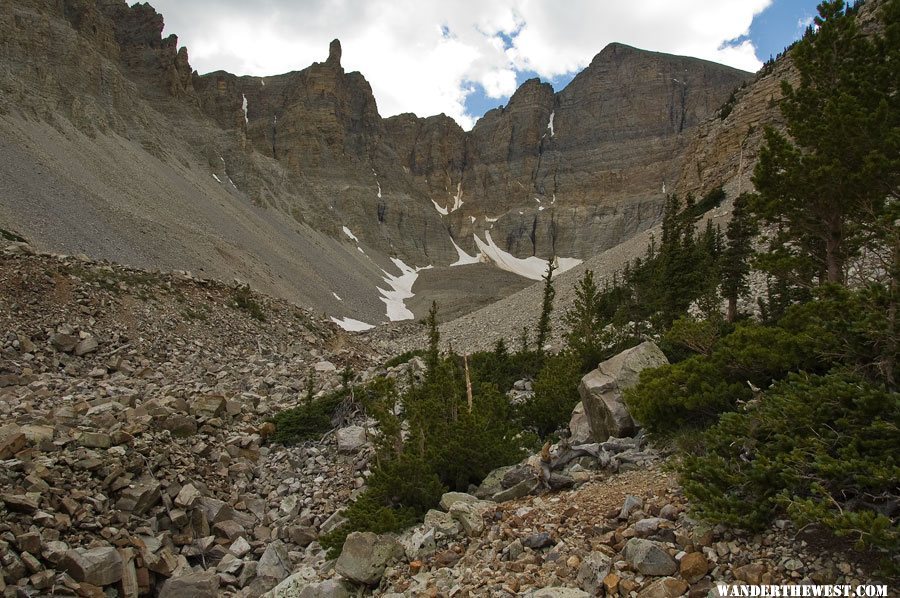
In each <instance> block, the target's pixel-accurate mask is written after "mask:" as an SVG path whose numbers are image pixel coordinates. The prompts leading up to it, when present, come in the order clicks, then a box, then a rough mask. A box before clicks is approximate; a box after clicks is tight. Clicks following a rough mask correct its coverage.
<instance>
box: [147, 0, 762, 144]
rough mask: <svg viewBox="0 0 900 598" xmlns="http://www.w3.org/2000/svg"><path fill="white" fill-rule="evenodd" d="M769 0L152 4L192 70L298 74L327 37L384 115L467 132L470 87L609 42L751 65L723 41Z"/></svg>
mask: <svg viewBox="0 0 900 598" xmlns="http://www.w3.org/2000/svg"><path fill="white" fill-rule="evenodd" d="M771 2H772V0H720V1H719V2H709V1H708V0H683V1H681V2H671V1H669V0H633V1H631V2H598V1H597V0H569V1H567V2H565V3H559V2H551V1H550V0H498V1H490V2H488V1H485V0H459V1H457V2H446V1H442V0H333V1H329V0H257V1H256V2H245V1H242V0H218V1H214V0H152V4H153V5H154V6H155V7H156V8H157V9H158V10H159V11H160V12H161V13H162V14H163V15H164V17H165V20H166V34H168V33H175V34H177V35H178V36H179V38H180V43H181V44H184V45H187V46H188V50H189V55H190V59H191V64H192V65H193V66H194V68H196V69H197V70H199V71H200V72H209V71H213V70H219V69H224V70H227V71H230V72H233V73H237V74H250V75H273V74H278V73H282V72H286V71H290V70H299V69H302V68H305V67H307V66H308V65H309V64H311V63H312V62H315V61H322V60H324V59H325V57H326V56H327V49H328V43H329V42H330V41H331V40H332V39H333V38H335V37H337V38H339V39H340V40H341V44H342V46H343V59H342V64H343V66H344V68H345V69H346V70H348V71H350V70H358V71H360V72H362V73H363V74H364V75H365V76H366V79H368V81H369V82H370V83H371V85H372V89H373V91H374V93H375V98H376V100H377V101H378V107H379V111H380V112H381V114H382V115H385V116H389V115H393V114H398V113H401V112H415V113H417V114H419V115H422V116H426V115H431V114H437V113H440V112H443V113H445V114H448V115H449V116H452V117H453V118H455V119H456V120H457V121H458V122H459V123H460V124H461V125H463V126H464V127H465V128H469V127H471V125H472V124H473V123H474V120H475V117H476V116H477V115H471V114H467V113H466V110H465V101H466V97H467V96H468V95H469V94H471V93H473V91H474V89H475V87H474V85H476V84H477V85H481V86H482V87H483V88H484V90H485V93H486V95H487V96H488V97H491V98H504V97H507V96H509V95H510V94H511V93H512V92H513V91H514V90H515V81H516V73H517V72H518V71H521V70H530V71H535V72H537V73H538V75H540V76H541V77H544V78H552V77H556V76H559V75H564V74H567V73H573V72H575V71H578V70H580V69H582V68H584V67H585V66H587V64H589V63H590V61H591V59H592V58H593V57H594V55H595V54H597V53H598V52H599V51H600V50H602V49H603V47H604V46H606V44H608V43H610V42H614V41H617V42H622V43H626V44H630V45H633V46H637V47H639V48H644V49H648V50H655V51H660V52H669V53H673V54H685V55H688V56H696V57H699V58H705V59H708V60H714V61H717V62H722V63H724V64H728V65H731V66H734V67H737V68H742V69H745V70H756V69H758V68H759V67H760V66H761V62H760V61H759V59H758V58H757V57H756V53H755V52H756V49H755V48H754V46H753V44H752V43H751V42H749V41H742V42H740V43H734V42H731V41H730V40H735V39H738V38H741V36H745V35H746V34H747V33H748V31H749V28H750V23H751V21H752V20H753V17H754V15H756V14H758V13H760V12H761V11H762V10H763V9H764V8H766V7H767V6H768V5H769V4H770V3H771ZM510 40H511V43H509V42H510Z"/></svg>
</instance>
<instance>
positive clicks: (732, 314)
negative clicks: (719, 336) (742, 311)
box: [725, 297, 737, 324]
mask: <svg viewBox="0 0 900 598" xmlns="http://www.w3.org/2000/svg"><path fill="white" fill-rule="evenodd" d="M735 318H737V297H729V298H728V308H727V310H726V311H725V321H726V322H728V323H729V324H732V323H733V322H734V320H735Z"/></svg>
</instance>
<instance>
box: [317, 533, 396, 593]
mask: <svg viewBox="0 0 900 598" xmlns="http://www.w3.org/2000/svg"><path fill="white" fill-rule="evenodd" d="M401 556H403V547H402V546H400V544H399V543H398V542H397V540H396V539H394V538H393V537H391V536H388V535H382V536H379V535H377V534H373V533H372V532H353V533H351V534H350V535H349V536H347V540H346V541H345V542H344V548H343V549H342V550H341V556H339V557H338V560H337V563H335V566H334V569H335V571H337V572H338V573H340V574H341V575H343V576H344V577H346V578H347V579H349V580H350V581H353V582H355V583H358V584H362V585H366V586H374V585H376V584H377V583H378V582H379V581H381V577H382V576H383V575H384V570H385V568H386V567H387V566H388V564H389V563H390V562H391V561H393V560H395V559H398V558H400V557H401Z"/></svg>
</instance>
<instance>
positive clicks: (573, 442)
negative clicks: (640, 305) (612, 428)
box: [0, 243, 872, 598]
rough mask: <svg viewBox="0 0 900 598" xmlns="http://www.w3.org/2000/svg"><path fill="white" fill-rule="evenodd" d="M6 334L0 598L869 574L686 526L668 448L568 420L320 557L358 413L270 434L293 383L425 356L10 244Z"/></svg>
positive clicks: (685, 589) (274, 309) (534, 589)
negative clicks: (427, 505)
mask: <svg viewBox="0 0 900 598" xmlns="http://www.w3.org/2000/svg"><path fill="white" fill-rule="evenodd" d="M396 333H397V332H396V331H394V332H390V331H386V332H385V333H384V334H385V335H388V336H387V338H389V335H390V334H396ZM0 334H2V337H0V413H2V424H0V592H2V594H3V595H4V596H50V595H53V596H65V595H70V596H98V597H100V596H123V597H135V596H144V595H147V596H153V595H159V596H167V597H178V596H191V597H204V596H261V595H267V596H273V597H278V596H280V597H289V596H304V597H316V596H330V597H341V596H352V595H363V594H368V593H372V594H375V595H385V596H448V597H449V596H460V597H464V596H518V595H521V596H544V597H552V596H557V597H576V596H598V595H609V596H641V597H646V598H655V597H672V598H674V597H675V596H680V595H688V596H706V595H708V594H709V592H710V591H711V589H712V588H713V584H714V582H717V581H725V582H746V583H769V582H774V583H788V582H800V583H810V582H816V583H851V584H852V583H857V582H862V581H865V580H867V579H869V577H868V575H869V573H870V571H871V566H872V565H871V563H868V562H866V561H865V560H860V557H859V555H855V556H854V555H853V554H851V553H846V554H845V553H841V552H837V551H836V549H832V548H829V549H827V550H826V549H823V548H822V544H821V543H815V542H814V541H815V531H814V530H804V531H803V533H801V532H799V531H798V530H795V529H793V528H792V527H791V526H790V525H789V524H788V523H787V522H785V521H781V522H778V523H777V525H776V526H775V527H773V528H772V529H770V530H768V531H766V532H765V533H763V534H760V535H755V536H748V535H742V534H740V533H738V532H735V531H734V530H729V529H726V528H723V527H716V528H710V527H708V526H705V525H703V524H700V523H698V522H696V521H694V520H692V519H691V518H690V516H689V515H688V507H689V505H688V504H687V502H686V500H685V498H684V497H683V495H682V493H681V491H680V489H679V487H678V484H677V482H676V481H675V479H674V477H673V474H672V473H670V471H669V469H668V468H667V465H666V456H665V455H664V454H661V453H660V452H658V451H657V450H656V449H653V448H650V447H648V446H647V445H646V444H645V441H644V439H643V438H642V437H641V436H640V435H639V436H638V437H637V438H633V439H632V438H621V439H617V438H611V439H610V440H608V441H606V442H604V443H599V444H598V443H594V444H590V443H589V437H587V436H585V425H586V424H585V418H586V417H590V413H587V414H585V413H584V411H583V410H582V411H577V410H576V413H575V415H574V416H573V422H572V424H571V432H572V434H571V437H570V438H569V439H566V440H565V441H564V442H562V443H561V444H559V445H553V446H549V445H548V446H547V447H545V452H544V453H543V454H538V455H534V456H532V457H530V458H528V459H527V460H525V461H524V462H522V463H520V464H518V465H514V466H510V467H506V468H501V469H500V470H497V471H495V472H494V473H492V474H491V476H489V477H488V478H487V479H486V480H485V481H484V482H483V483H482V485H481V486H480V487H479V488H477V489H475V488H472V489H471V492H472V494H461V493H449V494H447V495H445V496H444V499H443V500H442V501H441V509H440V510H438V509H435V510H433V511H430V512H429V513H428V515H427V516H426V518H425V521H424V523H422V524H420V525H419V526H417V527H414V528H412V529H410V530H407V531H406V532H404V533H403V534H401V535H400V536H399V537H395V536H391V535H383V536H376V535H374V534H370V533H356V534H351V536H350V538H349V539H348V541H347V544H346V545H345V547H344V550H343V552H342V554H341V556H340V558H338V559H337V560H329V559H328V558H326V555H325V552H324V551H323V550H322V548H321V547H320V545H319V543H318V541H317V539H318V537H319V536H320V535H321V534H323V533H326V532H327V531H329V530H330V529H333V528H334V527H335V526H337V525H339V524H340V522H341V520H342V517H341V515H340V509H341V508H342V507H344V506H346V505H347V504H348V503H349V502H350V501H351V500H352V498H353V497H355V496H356V494H357V493H358V492H359V491H360V489H361V488H363V487H364V486H365V480H366V477H367V476H368V475H369V474H370V469H369V459H370V457H371V456H372V454H373V453H372V451H373V449H372V447H371V445H370V444H369V443H367V442H366V436H365V433H364V432H365V428H361V427H360V426H359V424H362V423H364V420H362V419H361V418H360V416H359V415H358V414H357V415H355V416H354V415H353V414H352V413H350V414H348V416H347V418H345V420H344V421H340V422H335V430H333V433H328V434H326V435H324V437H323V438H322V439H321V440H320V441H316V442H306V443H303V444H300V445H296V446H291V447H284V446H281V445H279V444H273V443H272V442H271V441H270V440H268V439H267V438H266V436H267V435H268V434H269V433H270V431H271V430H269V429H267V428H266V426H265V425H264V424H265V422H266V421H267V420H268V419H269V418H270V417H271V416H272V415H274V414H275V413H276V412H278V411H279V410H281V409H284V408H287V407H292V406H295V405H296V404H297V403H298V402H299V401H300V400H301V397H302V396H303V395H304V393H305V392H306V387H307V378H308V377H309V376H312V377H313V380H314V391H315V393H316V394H324V393H326V392H328V391H329V390H334V389H336V388H338V386H339V385H340V384H341V381H340V379H341V372H342V370H344V369H345V368H352V370H353V371H354V372H356V373H357V375H358V379H360V380H366V379H368V378H370V377H372V376H374V375H376V374H387V375H393V376H396V377H398V378H403V377H406V376H407V375H408V373H409V372H410V371H415V369H416V368H418V367H421V366H420V364H419V363H418V360H416V359H413V360H412V361H411V362H409V363H408V364H404V365H400V366H396V367H394V368H390V369H387V370H385V369H384V368H383V367H380V366H379V365H378V364H380V363H382V362H383V361H384V359H385V357H386V356H387V354H386V352H384V351H383V352H382V353H384V354H380V353H379V352H378V351H376V350H374V349H373V348H372V346H371V344H370V341H371V340H372V335H348V334H347V333H345V332H343V331H341V330H340V329H338V328H337V327H335V326H333V325H331V324H328V323H324V322H321V321H318V320H317V319H316V318H315V317H314V316H312V315H311V314H310V313H308V312H307V311H304V310H302V309H300V308H297V307H295V306H293V305H290V304H288V303H286V302H284V301H282V300H278V299H272V298H269V297H266V296H262V295H258V294H256V293H253V292H250V291H249V290H246V289H245V288H243V287H241V286H238V285H236V284H232V285H228V284H223V283H220V282H214V281H209V280H200V279H197V278H195V277H193V276H192V275H190V274H189V273H186V272H181V273H160V272H150V271H143V270H137V269H132V268H125V267H121V266H117V265H113V264H109V263H98V262H91V261H89V260H87V258H84V257H71V256H59V255H35V254H34V252H33V251H32V250H31V249H30V247H29V246H27V245H25V244H22V243H13V244H11V245H9V246H8V247H7V248H6V249H5V250H4V252H3V253H2V254H0ZM620 361H621V360H620ZM629 363H630V362H629ZM626 365H627V363H626ZM621 367H622V366H621V364H620V368H621ZM609 372H611V370H609ZM609 375H614V376H618V380H619V382H621V380H622V375H621V374H619V373H610V374H609ZM524 387H527V384H526V385H523V388H524ZM588 411H590V410H588ZM361 432H362V433H361ZM828 546H833V544H829V545H828Z"/></svg>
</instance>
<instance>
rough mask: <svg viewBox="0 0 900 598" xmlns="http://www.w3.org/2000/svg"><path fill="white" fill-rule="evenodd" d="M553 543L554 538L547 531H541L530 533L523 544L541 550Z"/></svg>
mask: <svg viewBox="0 0 900 598" xmlns="http://www.w3.org/2000/svg"><path fill="white" fill-rule="evenodd" d="M551 544H553V539H552V538H551V537H550V534H548V533H547V532H539V533H535V534H530V535H528V536H526V537H525V538H524V539H523V540H522V546H525V547H526V548H531V549H532V550H540V549H541V548H546V547H547V546H550V545H551Z"/></svg>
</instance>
